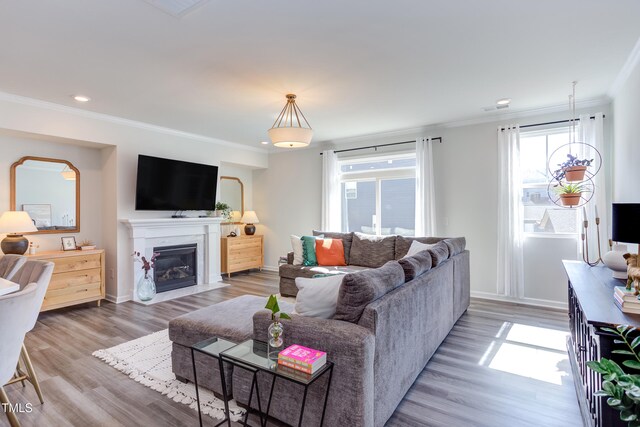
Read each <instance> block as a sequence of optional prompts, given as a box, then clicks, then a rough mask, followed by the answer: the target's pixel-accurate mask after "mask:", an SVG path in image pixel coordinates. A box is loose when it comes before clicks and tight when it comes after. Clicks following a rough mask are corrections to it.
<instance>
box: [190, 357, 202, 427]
mask: <svg viewBox="0 0 640 427" xmlns="http://www.w3.org/2000/svg"><path fill="white" fill-rule="evenodd" d="M191 363H192V364H193V384H194V385H195V387H196V402H197V403H198V419H199V420H200V427H202V412H201V411H200V392H199V391H198V375H197V374H196V357H195V352H194V350H193V348H192V349H191Z"/></svg>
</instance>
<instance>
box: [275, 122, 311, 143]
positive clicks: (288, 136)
mask: <svg viewBox="0 0 640 427" xmlns="http://www.w3.org/2000/svg"><path fill="white" fill-rule="evenodd" d="M269 138H270V139H271V142H272V143H273V145H275V146H276V147H286V148H300V147H306V146H307V145H309V143H310V142H311V138H313V131H312V130H311V129H308V128H301V127H280V128H271V129H269Z"/></svg>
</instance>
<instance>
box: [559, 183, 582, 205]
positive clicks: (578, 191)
mask: <svg viewBox="0 0 640 427" xmlns="http://www.w3.org/2000/svg"><path fill="white" fill-rule="evenodd" d="M556 192H557V193H558V195H559V196H560V201H561V202H562V205H563V206H575V205H579V204H580V198H581V197H582V192H583V188H582V186H581V185H579V184H565V185H562V184H560V186H558V187H557V188H556Z"/></svg>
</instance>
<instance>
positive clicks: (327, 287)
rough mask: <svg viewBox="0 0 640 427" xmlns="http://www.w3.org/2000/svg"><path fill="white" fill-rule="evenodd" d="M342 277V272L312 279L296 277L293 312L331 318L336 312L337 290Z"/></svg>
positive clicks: (307, 315)
mask: <svg viewBox="0 0 640 427" xmlns="http://www.w3.org/2000/svg"><path fill="white" fill-rule="evenodd" d="M344 277H345V275H343V274H330V275H327V276H326V277H318V278H313V279H307V278H306V277H298V278H297V279H296V287H297V288H298V294H297V295H296V311H295V313H296V314H299V315H301V316H306V317H317V318H319V319H331V318H332V317H333V316H334V315H335V314H336V305H337V303H338V292H339V291H340V285H341V284H342V279H343V278H344Z"/></svg>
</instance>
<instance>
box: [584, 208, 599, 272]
mask: <svg viewBox="0 0 640 427" xmlns="http://www.w3.org/2000/svg"><path fill="white" fill-rule="evenodd" d="M595 213H596V239H597V244H598V258H597V259H596V260H595V261H591V259H590V254H589V218H588V216H587V209H586V208H585V207H584V206H583V207H582V233H581V234H580V239H581V240H582V260H583V261H584V262H585V263H586V264H588V265H590V266H591V267H595V266H596V265H598V264H600V263H603V264H604V260H603V259H602V251H601V250H600V217H599V216H598V206H596V207H595Z"/></svg>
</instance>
